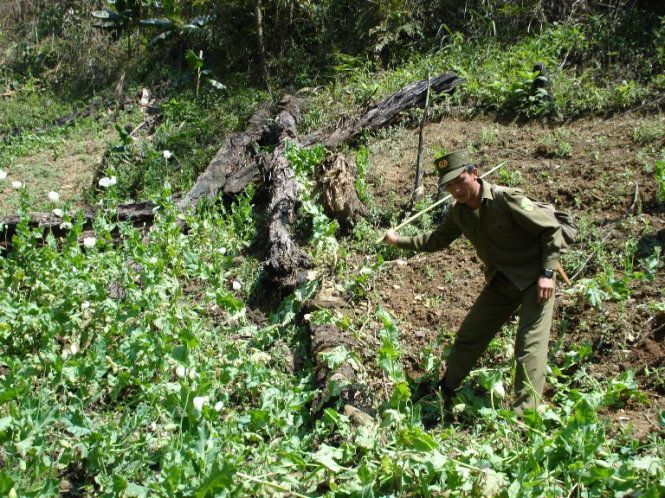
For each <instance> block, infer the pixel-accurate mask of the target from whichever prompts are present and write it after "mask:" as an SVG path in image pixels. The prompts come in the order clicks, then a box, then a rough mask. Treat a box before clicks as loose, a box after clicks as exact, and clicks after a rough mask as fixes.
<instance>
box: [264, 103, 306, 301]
mask: <svg viewBox="0 0 665 498" xmlns="http://www.w3.org/2000/svg"><path fill="white" fill-rule="evenodd" d="M280 105H281V111H280V112H279V114H278V115H277V118H276V119H275V122H276V124H277V129H278V131H279V145H278V146H277V148H276V149H275V151H274V152H273V153H272V155H271V156H270V157H269V158H267V160H266V161H265V164H264V166H263V169H264V181H265V182H266V183H267V185H268V190H269V194H270V204H269V206H268V219H269V224H268V240H269V243H270V254H269V257H268V260H267V261H266V263H265V269H266V272H267V276H268V278H269V279H270V280H271V281H272V282H273V283H274V284H275V285H276V286H277V287H278V288H279V289H280V290H283V291H286V292H290V291H291V290H293V289H294V288H295V287H296V286H297V285H298V284H299V283H302V282H304V281H305V280H306V278H307V272H306V270H307V269H308V268H311V267H312V264H311V262H310V261H309V258H308V257H307V255H306V254H305V253H304V252H303V251H302V250H301V249H300V248H299V247H298V245H297V244H296V243H295V242H294V241H293V238H292V236H291V230H290V228H291V226H292V225H293V224H294V223H295V221H296V214H297V210H298V206H299V201H298V193H299V192H300V188H301V187H300V185H299V184H298V182H297V181H296V180H295V175H294V172H293V170H292V169H291V167H290V166H289V162H288V160H287V159H286V158H285V157H284V154H283V153H284V149H285V147H286V141H287V140H290V141H293V142H297V133H296V124H297V122H298V120H299V119H300V108H299V103H298V101H297V100H296V99H294V98H291V97H286V98H285V99H283V100H282V102H281V104H280Z"/></svg>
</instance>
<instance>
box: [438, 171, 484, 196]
mask: <svg viewBox="0 0 665 498" xmlns="http://www.w3.org/2000/svg"><path fill="white" fill-rule="evenodd" d="M477 178H478V170H477V169H474V170H473V171H472V172H471V173H469V172H467V171H463V172H462V174H461V175H460V176H458V177H457V178H455V179H454V180H450V181H449V182H448V183H446V191H447V192H448V193H449V194H450V195H451V196H452V197H453V199H455V200H456V201H457V202H461V203H463V204H466V203H468V202H469V200H471V199H473V198H475V196H477V195H478V188H479V187H480V185H479V183H478V181H477Z"/></svg>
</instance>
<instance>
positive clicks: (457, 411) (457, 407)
mask: <svg viewBox="0 0 665 498" xmlns="http://www.w3.org/2000/svg"><path fill="white" fill-rule="evenodd" d="M464 410H466V405H465V404H464V403H458V404H457V405H455V406H453V413H454V414H455V415H458V414H460V413H462V412H464Z"/></svg>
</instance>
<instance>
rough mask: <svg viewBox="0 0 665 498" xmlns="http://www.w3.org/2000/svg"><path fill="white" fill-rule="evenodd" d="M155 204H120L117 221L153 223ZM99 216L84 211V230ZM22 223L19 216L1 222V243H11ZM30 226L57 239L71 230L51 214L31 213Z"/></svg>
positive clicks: (87, 210) (6, 218) (8, 217)
mask: <svg viewBox="0 0 665 498" xmlns="http://www.w3.org/2000/svg"><path fill="white" fill-rule="evenodd" d="M155 207H156V206H155V204H154V203H152V202H150V201H145V202H133V203H129V204H119V205H118V206H116V213H117V219H118V220H120V221H130V222H132V223H134V224H136V225H140V224H145V225H148V224H150V223H152V221H153V219H154V217H155ZM98 214H99V210H98V209H97V208H96V207H87V208H85V209H84V210H83V219H84V220H85V222H84V227H83V228H84V229H88V228H90V226H91V225H92V222H93V220H94V219H95V218H96V217H97V215H98ZM19 223H20V218H19V217H18V216H7V217H5V218H3V219H2V220H0V243H2V242H5V243H9V242H11V240H12V237H13V236H14V234H15V233H16V227H17V225H18V224H19ZM29 226H30V228H32V229H35V228H42V229H43V232H44V233H47V232H49V231H50V232H51V233H53V235H54V236H56V237H63V236H65V235H67V232H68V231H69V229H67V228H65V227H63V226H62V218H60V217H59V216H55V215H54V214H51V213H31V214H30V222H29Z"/></svg>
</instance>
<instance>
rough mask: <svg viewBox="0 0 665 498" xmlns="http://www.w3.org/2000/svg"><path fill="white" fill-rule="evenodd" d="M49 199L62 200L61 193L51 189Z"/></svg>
mask: <svg viewBox="0 0 665 498" xmlns="http://www.w3.org/2000/svg"><path fill="white" fill-rule="evenodd" d="M48 200H49V201H51V202H58V201H59V200H60V194H58V193H57V192H53V191H51V192H49V193H48Z"/></svg>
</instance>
